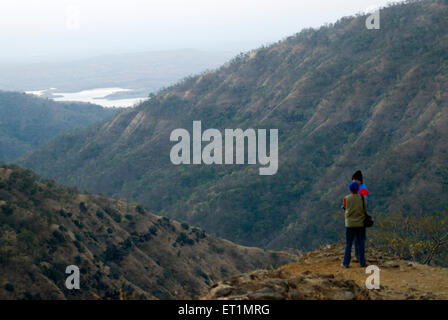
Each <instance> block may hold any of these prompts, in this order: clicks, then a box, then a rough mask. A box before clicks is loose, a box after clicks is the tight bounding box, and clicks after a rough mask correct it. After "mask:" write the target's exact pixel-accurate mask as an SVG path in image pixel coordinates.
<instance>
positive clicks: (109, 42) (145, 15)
mask: <svg viewBox="0 0 448 320" xmlns="http://www.w3.org/2000/svg"><path fill="white" fill-rule="evenodd" d="M388 2H389V1H384V0H340V1H338V0H314V1H312V0H306V1H301V0H78V1H76V0H71V1H68V0H0V43H1V50H0V59H1V62H2V63H6V62H12V61H21V62H29V61H32V60H33V59H34V60H36V59H38V58H39V59H42V58H45V57H47V58H48V59H50V58H51V59H54V58H58V57H59V58H60V57H66V58H70V59H71V58H72V57H77V56H78V57H84V56H91V55H99V54H104V53H122V52H133V51H145V50H164V49H177V48H198V49H207V50H223V49H224V50H225V49H230V50H248V49H250V48H254V47H257V46H259V45H261V44H264V43H269V42H274V41H277V40H280V39H282V38H284V37H286V36H289V35H292V34H294V33H296V32H298V31H300V30H301V29H302V28H305V27H318V26H320V25H322V24H324V23H325V22H334V21H336V20H337V19H338V18H340V17H342V16H346V15H350V14H354V13H357V12H361V11H366V9H371V8H372V7H375V6H379V5H385V4H387V3H388Z"/></svg>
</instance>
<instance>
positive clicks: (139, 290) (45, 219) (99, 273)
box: [0, 165, 293, 299]
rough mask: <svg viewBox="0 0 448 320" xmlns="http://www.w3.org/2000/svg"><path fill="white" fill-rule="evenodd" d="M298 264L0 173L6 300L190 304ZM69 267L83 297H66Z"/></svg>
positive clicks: (0, 268) (7, 170)
mask: <svg viewBox="0 0 448 320" xmlns="http://www.w3.org/2000/svg"><path fill="white" fill-rule="evenodd" d="M292 258H293V257H292V256H290V255H286V254H283V253H281V252H279V253H277V252H269V251H263V250H261V249H256V248H248V247H242V246H238V245H235V244H233V243H231V242H229V241H226V240H221V239H217V238H214V237H211V236H209V235H208V234H206V233H205V232H204V231H203V230H201V229H199V228H196V227H193V226H190V225H188V224H185V223H182V224H181V223H179V222H176V221H172V220H170V219H168V218H162V217H158V216H155V215H153V214H152V213H150V212H149V211H147V210H146V209H145V208H143V207H142V206H140V205H138V204H135V203H130V202H127V201H124V200H120V201H115V200H111V199H109V198H106V197H104V196H98V195H86V194H79V193H78V192H77V191H76V188H66V187H63V186H60V185H58V184H56V183H55V182H54V181H50V180H43V179H40V178H38V177H37V176H36V175H35V174H33V173H32V172H30V171H28V170H25V169H21V168H19V167H16V166H12V165H10V166H6V165H0V274H1V277H0V299H180V298H183V299H191V298H195V297H198V296H199V295H202V294H204V293H205V291H206V288H207V287H208V286H209V285H210V283H211V282H212V281H218V280H219V279H222V278H224V277H226V276H229V275H233V274H236V273H240V272H244V271H248V270H251V269H254V268H261V267H269V266H272V265H274V266H277V265H279V264H282V263H285V262H290V261H291V260H292ZM68 265H76V266H78V267H79V269H80V271H81V277H80V278H81V281H80V287H81V288H80V290H75V291H69V290H67V289H66V288H65V279H66V277H67V276H68V275H66V274H65V268H66V267H67V266H68Z"/></svg>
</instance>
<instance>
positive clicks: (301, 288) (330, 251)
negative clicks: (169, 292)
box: [203, 244, 448, 300]
mask: <svg viewBox="0 0 448 320" xmlns="http://www.w3.org/2000/svg"><path fill="white" fill-rule="evenodd" d="M343 251H344V247H343V245H342V244H335V245H331V246H326V247H323V248H320V249H318V250H315V251H312V252H309V253H306V254H304V255H302V256H301V257H300V258H299V259H298V261H297V262H295V263H291V264H288V265H285V266H282V267H280V268H278V269H275V270H257V271H253V272H250V273H245V274H241V275H238V276H234V277H232V278H229V279H227V280H225V281H221V282H218V283H215V284H214V285H212V286H211V288H210V289H209V292H208V294H207V295H206V296H204V297H203V299H219V300H239V299H241V300H284V299H286V300H288V299H292V300H379V299H380V300H392V299H393V300H433V299H448V283H447V282H446V279H448V269H446V268H440V267H434V266H427V265H422V264H420V263H416V262H411V261H406V260H404V259H401V258H399V257H396V256H393V255H390V254H388V253H387V252H384V251H381V250H377V249H372V248H368V250H367V262H368V265H375V266H377V267H378V268H379V270H380V288H379V289H372V290H369V289H367V288H366V280H367V277H369V276H370V274H367V273H366V269H365V268H361V267H360V266H359V264H358V263H357V262H356V261H352V263H351V265H350V268H348V269H345V268H343V267H342V266H341V259H342V255H343Z"/></svg>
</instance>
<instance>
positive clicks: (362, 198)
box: [361, 194, 367, 215]
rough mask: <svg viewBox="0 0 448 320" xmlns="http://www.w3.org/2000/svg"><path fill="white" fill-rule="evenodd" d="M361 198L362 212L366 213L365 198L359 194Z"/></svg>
mask: <svg viewBox="0 0 448 320" xmlns="http://www.w3.org/2000/svg"><path fill="white" fill-rule="evenodd" d="M361 200H362V208H363V209H364V213H365V214H366V215H367V210H366V204H365V202H364V201H365V200H364V195H363V194H361Z"/></svg>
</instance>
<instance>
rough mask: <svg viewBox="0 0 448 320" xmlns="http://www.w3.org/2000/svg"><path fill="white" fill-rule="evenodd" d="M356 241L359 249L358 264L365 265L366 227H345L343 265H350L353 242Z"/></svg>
mask: <svg viewBox="0 0 448 320" xmlns="http://www.w3.org/2000/svg"><path fill="white" fill-rule="evenodd" d="M354 241H356V242H357V247H358V250H359V252H358V253H359V264H360V265H361V267H365V266H366V257H365V248H366V228H364V227H363V228H345V252H344V260H343V262H342V264H343V265H344V266H345V267H349V266H350V260H351V258H352V246H353V242H354Z"/></svg>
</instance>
